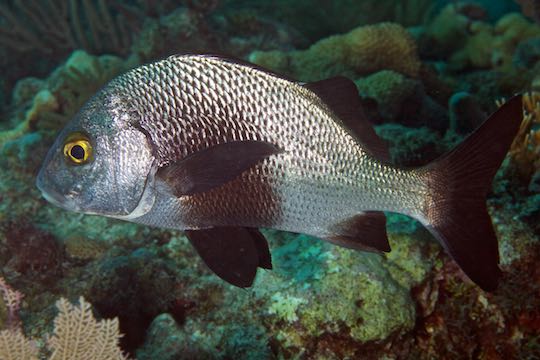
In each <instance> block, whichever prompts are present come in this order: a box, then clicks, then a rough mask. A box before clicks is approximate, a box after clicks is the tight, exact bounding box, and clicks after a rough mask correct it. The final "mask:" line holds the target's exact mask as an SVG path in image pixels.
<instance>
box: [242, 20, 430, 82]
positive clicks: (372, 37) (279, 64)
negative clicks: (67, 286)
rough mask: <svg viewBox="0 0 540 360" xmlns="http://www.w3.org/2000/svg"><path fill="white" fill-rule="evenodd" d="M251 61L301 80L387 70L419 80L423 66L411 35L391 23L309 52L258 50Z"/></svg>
mask: <svg viewBox="0 0 540 360" xmlns="http://www.w3.org/2000/svg"><path fill="white" fill-rule="evenodd" d="M249 60H250V61H252V62H254V63H256V64H258V65H261V66H264V67H267V68H270V69H272V70H275V71H278V72H281V73H284V74H289V75H292V76H294V77H295V78H296V79H298V80H302V81H313V80H320V79H323V78H328V77H331V76H335V75H340V74H341V75H342V74H349V75H351V76H352V77H358V75H367V74H371V73H374V72H377V71H380V70H385V69H386V70H393V71H395V72H398V73H401V74H404V75H407V76H409V77H417V76H418V73H419V71H420V66H421V63H420V60H419V58H418V54H417V50H416V43H415V41H414V39H413V38H412V36H411V35H410V34H409V33H408V32H407V30H406V29H405V28H404V27H403V26H401V25H399V24H395V23H389V22H385V23H380V24H376V25H367V26H361V27H358V28H356V29H354V30H352V31H350V32H348V33H347V34H344V35H334V36H330V37H328V38H325V39H322V40H320V41H318V42H317V43H315V44H313V45H312V46H311V47H310V48H309V49H307V50H296V51H291V52H279V51H268V52H261V51H255V52H253V53H252V54H251V55H250V57H249ZM355 75H356V76H355Z"/></svg>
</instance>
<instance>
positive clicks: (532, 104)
mask: <svg viewBox="0 0 540 360" xmlns="http://www.w3.org/2000/svg"><path fill="white" fill-rule="evenodd" d="M499 104H500V103H499ZM523 115H524V118H523V122H522V123H521V127H520V129H519V132H518V134H517V136H516V138H515V139H514V142H513V143H512V146H511V148H510V158H511V160H512V162H513V164H514V165H515V167H516V168H517V169H518V171H519V173H520V175H521V177H522V178H523V179H524V180H525V181H526V182H527V183H531V180H532V179H533V176H534V175H535V173H537V172H540V130H539V129H538V126H539V125H540V93H538V92H532V93H528V94H525V95H524V96H523Z"/></svg>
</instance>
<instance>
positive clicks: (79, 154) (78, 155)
mask: <svg viewBox="0 0 540 360" xmlns="http://www.w3.org/2000/svg"><path fill="white" fill-rule="evenodd" d="M69 153H70V154H71V156H73V157H74V158H75V159H77V160H82V159H84V149H83V147H82V146H81V145H75V146H73V147H72V148H71V151H70V152H69Z"/></svg>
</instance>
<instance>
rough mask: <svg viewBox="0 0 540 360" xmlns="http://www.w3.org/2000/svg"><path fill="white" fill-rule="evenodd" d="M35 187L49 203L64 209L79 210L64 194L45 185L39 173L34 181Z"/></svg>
mask: <svg viewBox="0 0 540 360" xmlns="http://www.w3.org/2000/svg"><path fill="white" fill-rule="evenodd" d="M36 187H37V188H38V189H39V191H40V192H41V196H43V198H44V199H45V200H47V201H48V202H50V203H51V204H53V205H55V206H58V207H59V208H62V209H65V210H70V211H75V212H80V209H79V207H78V206H77V205H75V204H74V203H73V201H70V199H68V198H66V197H65V196H64V195H62V194H60V193H59V192H57V191H55V190H53V189H51V188H49V187H48V186H46V185H45V184H44V182H43V180H42V177H41V176H39V175H38V178H37V181H36Z"/></svg>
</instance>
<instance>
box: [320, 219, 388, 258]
mask: <svg viewBox="0 0 540 360" xmlns="http://www.w3.org/2000/svg"><path fill="white" fill-rule="evenodd" d="M330 230H331V232H333V233H334V234H335V235H333V236H330V237H328V239H327V240H328V241H330V242H331V243H334V244H336V245H339V246H343V247H346V248H349V249H355V250H362V251H374V252H388V251H390V244H389V243H388V237H387V235H386V217H385V215H384V213H382V212H378V211H370V212H365V213H362V214H359V215H356V216H353V217H351V218H350V219H347V220H345V221H342V222H340V223H338V224H336V225H334V226H333V227H332V228H331V229H330Z"/></svg>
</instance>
